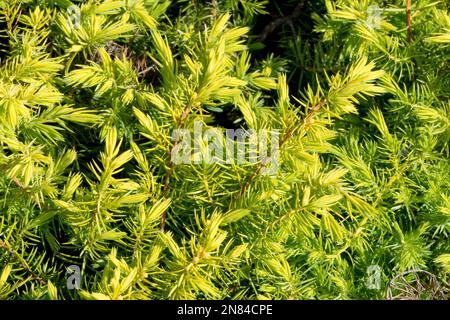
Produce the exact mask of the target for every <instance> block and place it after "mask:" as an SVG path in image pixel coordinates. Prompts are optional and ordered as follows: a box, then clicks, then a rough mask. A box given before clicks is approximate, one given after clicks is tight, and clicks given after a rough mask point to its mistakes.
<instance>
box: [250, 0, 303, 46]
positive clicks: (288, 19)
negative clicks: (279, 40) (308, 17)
mask: <svg viewBox="0 0 450 320" xmlns="http://www.w3.org/2000/svg"><path fill="white" fill-rule="evenodd" d="M304 4H305V2H304V1H300V2H299V3H298V4H297V7H295V9H294V11H293V12H292V13H291V14H290V15H288V16H283V17H279V18H277V19H275V20H274V21H272V22H271V23H269V24H268V25H266V27H265V28H264V31H263V32H261V34H260V35H259V36H258V37H257V39H258V40H259V41H261V42H264V41H265V40H266V39H267V37H268V36H269V35H270V34H271V33H273V32H274V31H275V30H276V29H278V28H279V27H280V26H282V25H285V24H292V21H293V20H294V19H296V18H298V17H299V16H300V14H301V13H302V9H303V6H304Z"/></svg>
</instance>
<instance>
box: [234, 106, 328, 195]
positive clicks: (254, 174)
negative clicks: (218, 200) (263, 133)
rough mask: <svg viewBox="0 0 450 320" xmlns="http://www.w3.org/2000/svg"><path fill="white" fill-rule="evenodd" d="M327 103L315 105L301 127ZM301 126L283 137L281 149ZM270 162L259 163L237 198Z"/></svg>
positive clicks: (292, 129)
mask: <svg viewBox="0 0 450 320" xmlns="http://www.w3.org/2000/svg"><path fill="white" fill-rule="evenodd" d="M326 102H327V100H326V99H323V100H322V101H320V102H319V103H317V104H315V105H314V106H313V107H312V108H311V111H310V112H309V113H308V115H307V116H306V117H305V118H304V120H303V123H302V124H301V125H305V124H307V123H308V122H309V121H310V120H311V119H312V117H314V115H315V114H316V113H317V112H318V111H319V110H320V109H321V108H322V107H323V106H324V105H325V103H326ZM301 125H297V124H295V125H294V126H292V128H289V129H288V130H287V131H286V132H285V133H284V135H283V137H282V138H281V141H280V144H279V148H281V147H282V146H283V145H284V144H285V143H286V142H287V141H288V140H289V139H290V138H291V137H292V136H293V134H294V133H295V131H296V130H297V128H299V127H300V126H301ZM268 160H269V157H267V156H266V157H264V158H263V159H262V161H261V162H259V163H258V165H257V166H256V168H255V171H253V173H252V174H251V175H250V176H249V177H248V179H247V181H246V182H245V184H244V185H243V187H242V188H241V190H240V191H239V193H238V196H237V198H240V197H241V196H242V195H243V194H244V193H245V191H247V189H248V187H249V186H250V184H251V183H252V181H253V180H254V179H255V178H256V176H257V175H258V174H259V172H260V171H261V170H262V169H263V168H264V167H265V166H266V165H267V163H268Z"/></svg>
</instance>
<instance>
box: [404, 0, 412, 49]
mask: <svg viewBox="0 0 450 320" xmlns="http://www.w3.org/2000/svg"><path fill="white" fill-rule="evenodd" d="M406 25H407V27H408V41H409V42H411V41H413V40H414V36H413V33H412V26H411V0H406Z"/></svg>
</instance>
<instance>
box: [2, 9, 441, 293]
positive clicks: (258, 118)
mask: <svg viewBox="0 0 450 320" xmlns="http://www.w3.org/2000/svg"><path fill="white" fill-rule="evenodd" d="M407 2H409V1H403V0H401V1H400V0H392V1H389V2H386V1H369V0H362V1H353V0H336V1H330V0H324V1H279V2H277V1H270V2H269V1H266V0H245V1H244V0H243V1H237V0H213V1H195V0H193V1H187V0H178V1H172V2H170V1H165V0H86V1H75V0H73V1H69V0H56V1H41V0H0V25H1V31H0V32H1V34H0V38H1V42H2V43H1V47H0V49H1V52H0V299H354V298H369V299H385V298H386V290H387V287H388V285H389V281H390V279H392V278H394V277H395V276H396V275H398V274H400V273H402V272H408V271H411V270H426V271H428V272H430V273H432V274H434V275H436V277H437V279H438V281H439V285H440V286H441V287H442V290H443V292H445V293H446V292H447V290H448V283H449V282H448V281H449V273H450V242H449V239H448V237H449V232H450V193H449V187H450V161H449V159H450V149H449V141H450V100H449V98H450V69H449V65H448V63H449V57H450V46H449V44H450V17H449V9H450V6H449V4H448V3H447V2H446V1H431V0H416V1H412V7H411V8H408V6H407ZM374 6H378V7H374ZM373 8H379V9H380V10H381V11H380V12H378V15H375V16H371V14H373ZM274 16H275V17H274ZM198 123H201V124H202V125H203V128H204V129H208V128H210V129H211V128H222V129H230V128H242V129H245V130H250V129H253V130H261V129H264V130H267V131H272V132H274V131H276V130H278V132H279V134H280V136H279V154H278V170H276V172H275V173H272V174H262V172H263V171H264V170H265V169H268V167H270V164H268V163H267V161H266V159H264V158H263V159H262V160H261V159H260V161H259V162H257V163H252V162H249V163H244V164H242V163H235V162H233V163H223V162H217V161H201V162H199V163H195V161H194V162H193V163H191V164H175V163H174V162H173V161H171V154H172V153H173V151H174V149H176V148H177V147H179V145H177V142H174V141H173V132H174V131H176V130H178V129H191V130H193V129H194V126H195V125H196V124H198ZM202 139H203V140H202ZM205 139H206V138H205ZM205 139H204V138H201V139H200V140H196V141H195V142H196V143H197V144H198V145H200V146H201V147H200V150H199V153H200V154H197V155H195V156H194V158H195V157H196V156H200V155H201V156H202V157H203V159H207V158H208V154H209V151H210V150H209V148H208V145H207V141H206V140H205ZM71 265H76V266H79V267H80V268H81V285H80V286H81V288H80V289H79V290H70V288H68V286H67V279H68V277H69V276H70V273H68V267H69V266H71ZM371 266H378V267H379V268H380V276H381V287H380V288H379V289H378V290H376V289H375V290H374V289H371V288H368V286H367V281H368V274H367V270H368V268H370V267H371Z"/></svg>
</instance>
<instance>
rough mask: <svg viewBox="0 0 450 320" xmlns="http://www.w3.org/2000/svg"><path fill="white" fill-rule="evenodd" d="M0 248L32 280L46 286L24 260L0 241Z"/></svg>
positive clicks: (45, 282)
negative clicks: (17, 263)
mask: <svg viewBox="0 0 450 320" xmlns="http://www.w3.org/2000/svg"><path fill="white" fill-rule="evenodd" d="M0 248H2V249H4V250H5V251H7V252H8V253H9V254H10V255H11V256H12V257H13V259H14V260H16V261H18V262H19V263H20V265H21V266H22V269H24V270H25V271H26V272H27V273H29V274H30V275H31V278H32V279H33V280H36V281H39V283H40V284H42V285H46V284H47V280H45V279H43V278H41V277H40V276H38V275H37V274H36V273H35V272H34V271H33V270H31V269H30V267H29V266H28V265H27V263H26V262H25V260H24V259H23V258H22V257H21V256H20V255H18V254H17V253H16V252H14V250H12V249H11V248H10V247H9V246H8V245H7V244H6V243H5V242H3V241H2V240H0Z"/></svg>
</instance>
